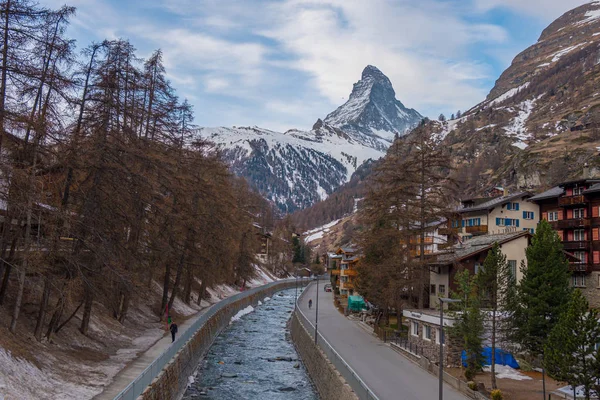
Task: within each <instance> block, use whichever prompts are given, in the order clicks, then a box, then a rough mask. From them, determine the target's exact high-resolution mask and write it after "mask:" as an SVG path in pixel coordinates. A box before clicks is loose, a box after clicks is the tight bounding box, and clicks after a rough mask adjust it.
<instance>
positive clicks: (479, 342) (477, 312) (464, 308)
mask: <svg viewBox="0 0 600 400" xmlns="http://www.w3.org/2000/svg"><path fill="white" fill-rule="evenodd" d="M476 279H477V278H476V277H473V276H471V275H470V274H469V270H466V269H465V270H464V271H462V272H459V273H457V274H456V278H455V282H456V285H457V286H458V290H457V291H456V292H454V293H452V297H453V298H455V299H459V300H461V302H460V303H459V304H458V312H456V313H454V317H455V323H454V325H453V326H452V327H448V334H449V335H450V336H451V337H452V338H454V339H456V340H457V341H459V342H461V343H462V345H463V350H464V351H465V353H466V363H467V369H466V371H465V377H466V378H467V379H469V380H471V379H473V378H474V377H475V374H477V372H479V371H481V368H482V366H483V362H484V357H483V333H484V317H483V313H482V311H481V307H480V302H479V298H478V295H477V285H476Z"/></svg>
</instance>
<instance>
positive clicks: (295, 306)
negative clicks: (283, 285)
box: [294, 269, 298, 311]
mask: <svg viewBox="0 0 600 400" xmlns="http://www.w3.org/2000/svg"><path fill="white" fill-rule="evenodd" d="M294 287H295V288H296V293H295V294H294V311H296V308H297V307H298V270H297V269H296V281H295V285H294Z"/></svg>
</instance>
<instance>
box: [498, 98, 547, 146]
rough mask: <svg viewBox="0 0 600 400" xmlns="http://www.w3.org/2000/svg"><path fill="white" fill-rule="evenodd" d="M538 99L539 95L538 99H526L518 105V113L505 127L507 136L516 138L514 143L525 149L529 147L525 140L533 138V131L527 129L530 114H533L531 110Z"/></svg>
mask: <svg viewBox="0 0 600 400" xmlns="http://www.w3.org/2000/svg"><path fill="white" fill-rule="evenodd" d="M540 97H541V96H540ZM538 99H539V97H538V98H537V99H530V100H525V101H524V102H522V103H520V104H519V105H517V109H518V113H517V115H516V116H515V117H514V118H513V119H512V120H511V121H510V122H509V123H508V125H507V126H505V127H504V130H505V131H506V134H507V136H509V137H511V138H514V139H516V142H515V143H513V146H516V147H518V148H520V149H524V148H526V147H527V143H526V142H525V141H527V140H531V138H532V136H531V133H529V132H528V131H527V127H526V123H527V119H529V116H530V115H531V112H532V111H533V108H534V107H535V102H536V101H537V100H538Z"/></svg>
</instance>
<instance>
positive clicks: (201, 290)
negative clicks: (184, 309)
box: [197, 279, 206, 305]
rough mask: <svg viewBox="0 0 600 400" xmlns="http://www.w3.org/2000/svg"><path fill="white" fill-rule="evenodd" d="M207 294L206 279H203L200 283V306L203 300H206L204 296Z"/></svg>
mask: <svg viewBox="0 0 600 400" xmlns="http://www.w3.org/2000/svg"><path fill="white" fill-rule="evenodd" d="M205 293H206V279H202V282H201V283H200V291H199V292H198V303H197V304H198V305H200V304H201V303H202V299H203V298H204V294H205Z"/></svg>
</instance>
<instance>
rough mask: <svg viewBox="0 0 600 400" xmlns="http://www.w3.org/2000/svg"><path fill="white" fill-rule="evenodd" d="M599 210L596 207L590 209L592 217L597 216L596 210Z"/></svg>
mask: <svg viewBox="0 0 600 400" xmlns="http://www.w3.org/2000/svg"><path fill="white" fill-rule="evenodd" d="M599 208H600V207H597V206H595V207H592V217H597V216H598V209H599Z"/></svg>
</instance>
